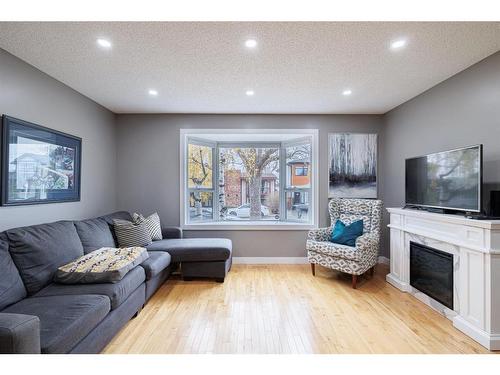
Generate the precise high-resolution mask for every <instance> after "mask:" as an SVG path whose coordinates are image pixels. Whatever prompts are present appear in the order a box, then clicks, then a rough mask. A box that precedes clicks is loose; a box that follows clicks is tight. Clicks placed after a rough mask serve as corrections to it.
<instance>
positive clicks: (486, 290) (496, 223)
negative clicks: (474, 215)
mask: <svg viewBox="0 0 500 375" xmlns="http://www.w3.org/2000/svg"><path fill="white" fill-rule="evenodd" d="M387 211H389V213H390V224H389V228H390V234H391V239H390V247H391V259H390V268H391V272H390V273H389V274H388V275H387V278H386V279H387V282H389V283H390V284H392V285H394V286H395V287H396V288H398V289H400V290H402V291H404V292H407V293H411V294H413V295H414V296H415V297H416V298H418V299H420V300H421V301H423V302H424V303H426V304H428V305H429V306H431V307H432V308H434V309H435V310H437V311H439V312H440V313H442V314H443V315H445V316H447V317H448V318H449V319H451V320H452V321H453V325H454V326H455V327H456V328H458V329H459V330H461V331H462V332H464V333H465V334H467V335H469V336H470V337H472V338H473V339H474V340H476V341H477V342H479V343H480V344H481V345H483V346H485V347H486V348H488V349H490V350H500V220H473V219H467V218H465V217H463V216H458V215H443V214H438V213H431V212H426V211H419V210H411V209H403V208H388V209H387ZM410 241H414V242H417V243H422V244H425V245H428V246H431V247H434V248H436V249H438V250H441V251H444V252H447V253H449V254H453V264H454V266H453V269H454V271H453V278H454V285H453V288H454V295H453V297H454V306H453V310H451V309H449V308H447V307H445V306H443V305H442V304H441V303H439V302H438V301H435V300H433V299H432V298H430V297H429V296H427V295H425V294H424V293H422V292H420V291H418V290H417V289H415V288H413V287H412V286H411V285H410Z"/></svg>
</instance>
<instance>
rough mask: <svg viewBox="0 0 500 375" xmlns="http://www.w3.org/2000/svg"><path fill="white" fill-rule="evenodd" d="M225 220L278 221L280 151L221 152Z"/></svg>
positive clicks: (239, 149)
mask: <svg viewBox="0 0 500 375" xmlns="http://www.w3.org/2000/svg"><path fill="white" fill-rule="evenodd" d="M219 162H220V166H219V178H220V180H219V182H218V184H219V207H220V210H221V212H220V217H221V219H222V220H230V221H238V220H239V221H241V220H279V218H280V217H279V215H280V212H279V211H280V195H279V194H280V193H279V186H280V184H279V148H277V147H274V148H270V147H267V148H266V147H244V146H242V147H226V148H219Z"/></svg>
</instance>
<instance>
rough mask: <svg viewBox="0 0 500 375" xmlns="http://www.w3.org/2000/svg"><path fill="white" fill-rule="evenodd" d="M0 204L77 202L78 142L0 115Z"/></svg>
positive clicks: (79, 164)
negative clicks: (0, 118)
mask: <svg viewBox="0 0 500 375" xmlns="http://www.w3.org/2000/svg"><path fill="white" fill-rule="evenodd" d="M0 130H1V133H0V134H1V150H0V155H1V163H0V164H1V167H0V173H1V184H0V205H2V206H23V205H34V204H46V203H61V202H76V201H80V193H81V158H82V139H81V138H79V137H76V136H73V135H70V134H67V133H63V132H60V131H57V130H53V129H50V128H46V127H44V126H41V125H37V124H33V123H30V122H28V121H24V120H21V119H17V118H14V117H11V116H7V115H2V121H1V129H0Z"/></svg>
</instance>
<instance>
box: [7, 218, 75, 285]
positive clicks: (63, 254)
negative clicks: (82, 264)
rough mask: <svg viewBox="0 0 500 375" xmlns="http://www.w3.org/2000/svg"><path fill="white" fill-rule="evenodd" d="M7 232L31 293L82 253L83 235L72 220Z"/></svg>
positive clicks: (50, 279) (20, 272) (23, 277)
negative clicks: (79, 234)
mask: <svg viewBox="0 0 500 375" xmlns="http://www.w3.org/2000/svg"><path fill="white" fill-rule="evenodd" d="M5 233H6V235H7V237H8V238H9V245H10V249H9V251H10V254H11V256H12V259H13V260H14V263H15V264H16V266H17V269H18V270H19V274H20V275H21V278H22V279H23V282H24V285H25V286H26V289H27V291H28V294H34V293H36V292H38V291H39V290H40V289H42V288H43V287H44V286H46V285H48V284H50V282H51V281H52V278H53V277H54V273H55V272H56V270H57V268H58V267H60V266H62V265H64V264H66V263H68V262H70V261H72V260H74V259H76V258H78V257H80V256H82V255H83V246H82V243H81V242H80V237H78V233H77V232H76V229H75V226H74V225H73V222H71V221H58V222H55V223H49V224H41V225H34V226H31V227H24V228H15V229H9V230H7V231H6V232H5Z"/></svg>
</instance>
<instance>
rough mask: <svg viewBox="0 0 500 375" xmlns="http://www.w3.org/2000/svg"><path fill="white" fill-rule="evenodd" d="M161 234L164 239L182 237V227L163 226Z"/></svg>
mask: <svg viewBox="0 0 500 375" xmlns="http://www.w3.org/2000/svg"><path fill="white" fill-rule="evenodd" d="M161 234H162V236H163V238H164V239H175V238H182V229H181V228H179V227H163V228H161Z"/></svg>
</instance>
